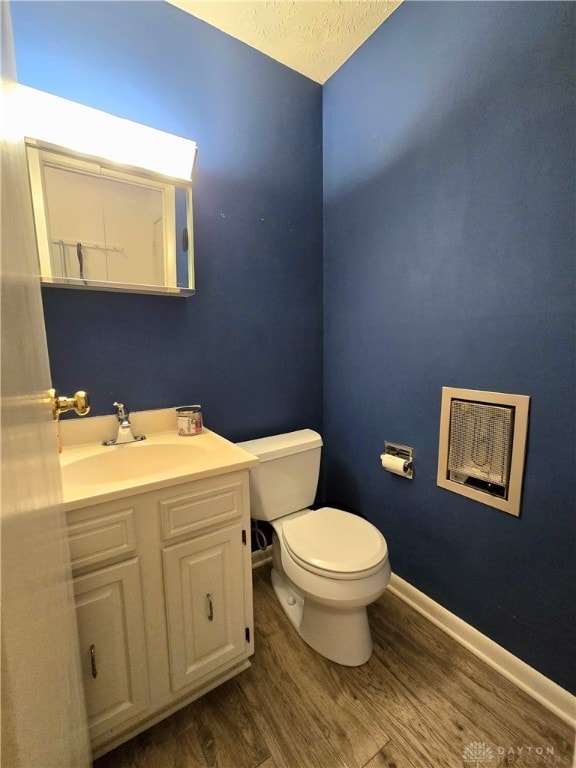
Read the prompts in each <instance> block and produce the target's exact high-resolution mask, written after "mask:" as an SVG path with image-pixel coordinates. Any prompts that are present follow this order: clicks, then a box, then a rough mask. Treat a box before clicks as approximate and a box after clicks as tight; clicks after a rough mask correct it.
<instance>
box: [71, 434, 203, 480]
mask: <svg viewBox="0 0 576 768" xmlns="http://www.w3.org/2000/svg"><path fill="white" fill-rule="evenodd" d="M205 453H206V450H205V448H203V447H202V446H201V445H198V444H191V443H186V444H182V445H176V444H169V443H166V444H164V443H144V442H142V443H129V444H128V445H114V446H109V447H106V448H102V450H99V451H98V452H97V453H94V454H93V455H88V456H84V457H82V458H79V459H76V460H75V461H70V462H67V463H66V464H64V465H63V466H62V481H63V483H64V485H65V486H67V485H75V486H78V485H91V486H93V485H99V484H108V483H125V482H130V481H137V480H141V479H144V478H146V479H150V478H152V477H154V476H158V475H165V474H166V473H170V474H186V473H187V471H192V470H193V467H194V463H195V462H197V461H198V460H199V459H201V458H202V457H203V455H204V454H205Z"/></svg>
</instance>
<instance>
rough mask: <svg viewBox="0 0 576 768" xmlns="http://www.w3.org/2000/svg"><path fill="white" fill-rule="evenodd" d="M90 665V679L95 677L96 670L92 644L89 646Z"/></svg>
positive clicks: (94, 647)
mask: <svg viewBox="0 0 576 768" xmlns="http://www.w3.org/2000/svg"><path fill="white" fill-rule="evenodd" d="M90 665H91V667H92V677H97V675H98V669H97V667H96V646H95V645H94V644H92V645H91V646H90Z"/></svg>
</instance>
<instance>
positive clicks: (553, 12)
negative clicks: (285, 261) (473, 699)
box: [324, 2, 576, 690]
mask: <svg viewBox="0 0 576 768" xmlns="http://www.w3.org/2000/svg"><path fill="white" fill-rule="evenodd" d="M574 93H575V88H574V4H572V3H547V2H546V3H538V2H528V3H522V2H519V3H498V2H494V3H492V2H490V3H474V2H467V3H454V2H447V3H441V2H434V3H430V2H424V3H418V2H408V3H405V4H404V5H403V6H401V7H400V8H399V9H398V10H397V11H396V12H395V13H394V14H393V15H392V17H391V18H390V19H389V20H388V21H387V22H386V23H385V24H384V25H382V26H381V27H380V28H379V29H378V30H377V31H376V33H375V34H374V35H373V36H372V37H371V38H370V39H369V40H368V41H367V42H366V43H365V44H364V45H363V46H362V47H361V48H360V50H359V51H358V52H357V53H356V54H355V55H354V56H353V57H352V58H351V59H350V60H349V61H348V62H347V63H346V64H345V65H344V67H343V68H342V69H340V70H339V71H338V72H337V73H336V75H334V76H333V77H332V78H331V79H330V80H329V81H328V83H327V85H326V86H325V87H324V194H325V208H324V225H325V229H324V301H325V359H324V366H325V380H324V387H325V425H324V437H325V443H326V448H325V459H326V464H327V494H328V498H329V500H330V501H332V502H335V503H342V504H346V505H349V506H350V507H352V508H353V509H356V510H358V511H359V512H361V513H362V514H364V515H365V516H366V517H368V518H369V519H371V520H372V521H373V522H374V523H376V524H377V525H378V526H379V527H380V528H381V529H382V531H383V532H384V533H385V536H386V538H387V541H388V544H389V548H390V552H391V562H392V567H393V570H394V571H396V572H397V573H398V574H399V575H400V576H402V577H404V578H405V579H406V580H407V581H409V582H410V583H412V584H414V585H415V586H416V587H418V588H420V589H421V590H422V591H424V592H425V593H426V594H427V595H429V596H430V597H432V598H434V599H436V600H438V601H439V602H440V603H441V604H442V605H444V606H446V607H447V608H448V609H450V610H452V611H453V612H454V613H456V614H457V615H458V616H460V617H461V618H463V619H464V620H465V621H468V622H469V623H471V624H472V625H473V626H475V627H477V628H478V629H480V630H481V631H482V632H484V633H486V634H487V635H488V636H490V637H491V638H493V639H494V640H495V641H496V642H498V643H500V644H501V645H503V646H504V647H506V648H508V649H509V650H510V651H512V652H513V653H514V654H516V655H517V656H519V657H520V658H521V659H523V660H524V661H526V662H527V663H529V664H531V665H532V666H534V667H536V668H537V669H538V670H540V671H541V672H543V673H544V674H545V675H547V676H549V677H550V678H552V679H553V680H555V681H557V682H558V683H560V684H561V685H563V686H564V687H566V688H570V689H572V690H574V672H575V668H576V661H575V658H574V631H575V629H574V628H575V627H576V617H575V604H576V600H575V598H576V594H575V584H576V574H575V570H574V566H575V558H574V555H575V532H576V526H575V516H574V512H575V503H574V499H575V490H576V489H575V484H574V477H575V413H574V370H575V368H574V362H575V359H574V350H575V344H574V341H575V339H574V320H575V313H574V309H575V302H574V285H575V283H574V265H575V233H574V211H575V205H574V203H575V198H574V180H575V178H576V172H575V171H576V169H575V167H574V124H575V123H574V117H575V110H574ZM442 386H455V387H464V388H470V389H485V390H494V391H500V392H511V393H518V394H526V395H530V397H531V414H530V433H529V434H530V437H529V455H528V460H527V464H526V475H525V484H524V504H523V510H522V517H521V518H520V519H516V518H514V517H511V516H509V515H507V514H505V513H503V512H499V511H497V510H495V509H492V508H490V507H488V506H484V505H481V504H478V503H475V502H473V501H470V500H467V499H466V498H464V497H463V496H459V495H456V494H453V493H450V492H449V491H446V490H442V489H440V488H438V487H437V486H436V469H437V455H438V431H439V418H440V397H441V388H442ZM385 439H386V440H392V441H396V442H399V443H403V444H406V445H411V446H413V447H414V449H415V457H416V458H415V473H416V474H415V479H414V480H413V481H412V482H410V481H407V480H404V479H402V478H399V477H396V476H393V475H390V474H388V473H386V472H384V471H383V470H382V468H381V466H380V463H379V454H380V453H381V451H382V448H383V441H384V440H385Z"/></svg>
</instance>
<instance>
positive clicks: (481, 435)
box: [448, 400, 514, 487]
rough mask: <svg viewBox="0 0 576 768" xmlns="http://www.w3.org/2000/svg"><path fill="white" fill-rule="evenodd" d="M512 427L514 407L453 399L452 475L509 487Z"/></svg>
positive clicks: (449, 465) (451, 409)
mask: <svg viewBox="0 0 576 768" xmlns="http://www.w3.org/2000/svg"><path fill="white" fill-rule="evenodd" d="M513 426H514V408H513V407H499V406H494V405H487V404H485V403H475V402H472V401H470V400H452V403H451V408H450V449H449V456H448V469H449V470H450V472H451V473H456V474H457V475H461V476H468V477H473V478H477V479H478V480H481V481H484V482H486V483H496V484H498V485H500V486H504V487H507V486H508V479H509V473H510V457H511V453H512V434H513ZM462 481H464V477H462V478H461V480H460V482H462Z"/></svg>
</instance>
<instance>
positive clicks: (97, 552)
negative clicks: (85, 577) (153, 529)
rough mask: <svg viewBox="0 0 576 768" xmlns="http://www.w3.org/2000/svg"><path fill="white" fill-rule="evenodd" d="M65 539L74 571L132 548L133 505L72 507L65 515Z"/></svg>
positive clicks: (126, 554) (128, 553) (125, 553)
mask: <svg viewBox="0 0 576 768" xmlns="http://www.w3.org/2000/svg"><path fill="white" fill-rule="evenodd" d="M68 543H69V545H70V557H71V560H72V569H73V570H74V571H77V570H79V569H80V568H85V567H87V566H92V565H96V564H99V563H102V562H105V561H109V560H119V559H121V558H123V557H129V556H131V555H132V554H134V552H135V551H136V534H135V532H134V508H133V507H131V506H125V505H124V506H123V507H121V508H118V509H111V508H110V506H107V508H106V511H105V512H104V511H103V510H102V509H100V508H95V509H94V508H89V509H80V510H75V511H74V512H72V513H69V515H68Z"/></svg>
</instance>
